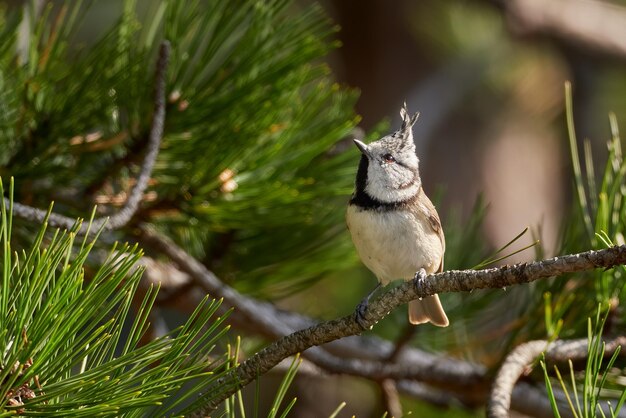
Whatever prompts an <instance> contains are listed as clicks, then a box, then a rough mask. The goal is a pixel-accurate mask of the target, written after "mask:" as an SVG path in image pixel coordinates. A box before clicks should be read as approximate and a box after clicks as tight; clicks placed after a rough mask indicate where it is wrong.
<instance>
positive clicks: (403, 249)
mask: <svg viewBox="0 0 626 418" xmlns="http://www.w3.org/2000/svg"><path fill="white" fill-rule="evenodd" d="M400 116H401V117H402V125H401V127H400V129H399V130H397V131H395V132H393V133H392V134H389V135H386V136H384V137H382V138H380V139H379V140H377V141H374V142H371V143H370V144H365V143H363V142H362V141H359V140H358V139H354V140H353V141H354V143H355V145H356V146H357V148H358V149H359V150H360V151H361V160H360V162H359V166H358V170H357V174H356V180H355V187H354V193H353V194H352V196H351V198H350V201H349V203H348V208H347V211H346V223H347V225H348V229H349V231H350V235H351V237H352V242H353V243H354V246H355V247H356V251H357V253H358V255H359V258H360V259H361V261H362V262H363V264H365V266H366V267H367V268H368V269H369V270H370V271H372V273H374V275H375V276H376V278H377V279H378V285H377V286H376V287H375V288H374V289H373V290H372V291H371V292H370V293H369V294H368V295H367V296H366V297H365V298H364V299H363V300H362V301H361V302H360V303H359V305H358V306H357V309H356V320H357V322H358V323H359V324H360V325H363V324H364V322H363V321H364V315H365V312H366V311H367V307H368V304H369V300H370V298H371V296H372V295H373V294H374V293H375V292H376V290H377V289H378V288H379V287H380V286H381V285H382V286H386V285H387V284H389V283H390V282H392V281H394V280H399V279H403V280H406V281H408V280H414V281H415V283H416V284H417V282H418V281H419V280H420V279H421V280H424V279H425V278H426V276H427V274H433V273H438V272H441V271H443V259H444V252H445V247H446V244H445V237H444V233H443V228H442V225H441V220H440V219H439V214H438V213H437V210H436V209H435V206H434V205H433V204H432V202H431V201H430V199H429V198H428V196H426V194H425V192H424V189H423V187H422V180H421V178H420V173H419V158H418V157H417V154H416V151H415V142H414V140H413V125H414V124H415V122H416V121H417V118H418V117H419V112H418V113H415V114H414V115H412V116H411V115H409V112H408V110H407V106H406V102H405V103H404V105H403V106H402V109H401V110H400ZM408 311H409V322H410V323H411V324H423V323H427V322H430V323H431V324H433V325H436V326H440V327H446V326H448V325H449V320H448V317H447V316H446V313H445V311H444V309H443V307H442V305H441V302H440V300H439V297H438V296H437V295H436V294H435V295H432V296H427V297H425V298H421V299H417V300H413V301H410V302H409V309H408Z"/></svg>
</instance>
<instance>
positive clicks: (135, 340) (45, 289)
mask: <svg viewBox="0 0 626 418" xmlns="http://www.w3.org/2000/svg"><path fill="white" fill-rule="evenodd" d="M0 192H3V190H2V184H1V182H0ZM10 194H11V195H12V194H13V188H11V190H10ZM1 217H2V225H1V231H0V232H1V235H2V247H3V255H2V286H1V287H0V330H1V331H0V347H3V353H2V356H1V357H0V382H1V383H0V411H3V412H0V416H11V415H15V414H19V415H23V416H59V415H62V416H66V417H73V416H97V415H108V416H112V415H115V416H125V417H132V416H146V415H151V416H164V415H169V414H172V413H174V412H175V411H176V409H179V408H178V407H179V405H180V404H181V403H185V402H188V399H189V398H191V397H193V396H195V394H196V393H197V391H199V390H202V389H204V388H205V387H206V386H207V385H209V384H211V382H214V381H215V379H217V378H219V376H220V374H219V373H216V374H211V373H210V372H208V370H209V369H210V368H214V366H213V365H212V362H211V361H210V360H207V358H208V357H207V356H209V355H210V353H211V351H212V347H213V346H214V345H215V343H216V341H217V340H218V339H219V338H220V337H221V336H222V335H223V334H224V332H225V331H226V329H225V328H224V327H223V326H222V323H223V321H224V319H225V317H217V318H216V317H215V312H216V311H217V309H218V307H219V302H217V301H214V300H213V301H212V300H209V299H208V298H205V299H204V300H203V301H202V303H201V304H200V305H199V306H198V308H197V309H196V310H195V312H194V313H193V315H192V316H191V317H190V318H189V320H188V321H187V323H186V324H185V325H184V326H183V327H181V328H180V329H177V330H175V331H173V332H171V333H170V334H168V335H166V336H163V337H160V338H156V339H154V340H152V341H150V342H148V343H145V344H142V343H141V339H142V337H144V336H145V334H146V332H147V330H148V328H149V324H148V317H149V314H150V310H151V308H152V305H153V303H154V300H155V297H156V293H157V289H156V288H154V287H151V288H150V289H148V291H147V293H146V295H145V297H144V298H143V301H140V302H141V303H140V305H139V307H138V309H137V310H136V312H135V315H134V319H131V316H132V315H131V314H130V309H131V304H132V303H133V298H134V297H135V295H136V292H137V286H138V284H139V280H140V277H141V273H142V270H141V269H137V268H134V267H133V266H134V265H135V263H136V262H137V260H138V259H139V257H140V256H141V251H140V250H138V249H137V247H136V246H129V245H128V244H124V245H117V244H116V245H114V246H113V248H112V249H111V250H110V252H109V254H108V256H107V257H106V259H105V260H104V261H103V262H102V264H101V266H100V267H99V268H98V269H97V271H95V272H93V275H90V276H91V277H89V279H86V278H85V275H86V273H85V268H84V264H85V262H86V260H87V258H88V257H90V253H91V251H92V249H93V247H94V244H95V238H94V239H93V240H88V239H87V238H82V239H78V238H77V236H76V233H75V232H76V230H77V229H78V228H79V226H80V222H77V224H76V226H75V227H74V228H73V229H72V230H70V231H58V230H57V231H53V232H51V233H48V232H47V231H46V226H45V225H44V226H43V227H41V229H40V231H39V233H38V234H37V235H36V237H35V238H34V240H33V242H32V245H31V246H30V248H28V249H25V250H23V251H20V252H14V251H13V250H12V247H11V233H12V225H13V223H12V218H11V208H10V207H9V208H7V207H5V205H4V201H3V204H2V212H1ZM219 357H220V356H219V355H218V358H219ZM185 382H189V383H193V384H194V385H195V387H194V388H193V389H192V390H189V388H186V389H185V390H181V385H182V384H183V383H185Z"/></svg>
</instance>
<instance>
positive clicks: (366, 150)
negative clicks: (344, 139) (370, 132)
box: [353, 139, 370, 157]
mask: <svg viewBox="0 0 626 418" xmlns="http://www.w3.org/2000/svg"><path fill="white" fill-rule="evenodd" d="M353 141H354V145H356V146H357V148H358V149H359V150H360V151H361V153H362V154H363V155H365V156H366V157H369V156H370V149H369V147H368V146H367V145H366V144H365V143H363V142H361V141H359V140H358V139H353Z"/></svg>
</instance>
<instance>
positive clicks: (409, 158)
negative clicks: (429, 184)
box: [354, 103, 421, 203]
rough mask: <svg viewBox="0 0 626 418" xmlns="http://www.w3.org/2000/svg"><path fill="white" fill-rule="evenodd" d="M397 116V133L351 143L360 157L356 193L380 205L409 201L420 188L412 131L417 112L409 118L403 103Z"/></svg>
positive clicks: (417, 161)
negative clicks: (400, 123)
mask: <svg viewBox="0 0 626 418" xmlns="http://www.w3.org/2000/svg"><path fill="white" fill-rule="evenodd" d="M400 116H402V126H401V127H400V129H399V130H397V131H396V132H394V133H392V134H390V135H387V136H384V137H382V138H381V139H379V140H378V141H374V142H372V143H370V144H365V143H363V142H361V141H359V140H357V139H355V140H354V143H355V144H356V146H357V147H358V148H359V150H360V151H361V154H362V156H361V162H360V164H359V170H358V172H357V179H356V189H357V190H356V192H357V193H359V192H364V193H366V194H367V195H368V196H369V197H371V198H372V199H374V200H376V201H379V202H382V203H396V202H401V201H405V200H407V199H410V198H411V197H413V196H415V194H416V193H417V192H418V191H419V189H420V187H421V180H420V176H419V170H418V165H419V160H418V158H417V155H416V154H415V143H414V142H413V131H412V127H413V125H414V124H415V122H416V121H417V118H418V116H419V113H415V114H414V115H413V116H410V115H409V113H408V112H407V109H406V103H405V104H404V106H403V107H402V109H401V110H400Z"/></svg>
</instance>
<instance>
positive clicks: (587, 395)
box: [541, 307, 626, 418]
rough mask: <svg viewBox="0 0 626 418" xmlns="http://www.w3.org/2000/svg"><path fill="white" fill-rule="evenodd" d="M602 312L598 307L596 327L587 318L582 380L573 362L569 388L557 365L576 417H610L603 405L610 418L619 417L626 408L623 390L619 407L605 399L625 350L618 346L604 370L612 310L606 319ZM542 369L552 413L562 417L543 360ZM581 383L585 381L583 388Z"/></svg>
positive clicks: (625, 394)
mask: <svg viewBox="0 0 626 418" xmlns="http://www.w3.org/2000/svg"><path fill="white" fill-rule="evenodd" d="M600 311H601V309H600V307H598V311H597V314H596V318H595V323H594V324H592V322H591V318H588V319H587V338H588V343H587V362H586V367H585V371H584V374H583V376H582V379H577V377H576V373H575V371H574V366H573V364H572V361H571V360H569V368H570V382H569V384H570V385H571V386H570V387H569V388H568V385H567V384H566V383H565V380H564V379H563V376H562V375H561V373H560V371H559V369H558V368H557V367H556V366H554V371H555V373H556V377H557V381H558V382H559V384H560V386H561V388H562V389H563V393H564V395H565V398H566V400H567V404H568V406H569V408H570V409H571V412H572V415H573V416H574V418H583V417H584V418H590V417H596V416H600V415H601V416H602V417H606V415H605V412H604V410H603V409H602V403H603V402H604V403H606V404H607V406H608V410H609V414H610V417H612V418H615V417H617V416H618V415H619V412H620V410H621V408H622V406H623V405H624V401H626V389H621V394H620V395H619V399H618V401H617V405H616V406H615V407H613V406H612V405H611V404H610V403H609V402H606V401H602V400H601V394H602V391H603V390H604V389H605V386H606V384H607V377H608V375H609V372H610V370H611V368H612V367H613V365H614V364H615V361H616V360H617V357H618V355H619V352H620V348H621V347H620V346H618V347H617V349H616V350H615V352H614V353H613V355H612V356H611V358H610V359H609V361H608V362H607V364H606V366H605V367H604V368H603V367H602V363H603V359H604V356H605V343H604V342H603V341H602V330H603V328H604V324H605V323H606V318H607V316H608V311H607V312H606V313H605V314H604V315H603V316H602V318H600ZM541 367H542V369H543V374H544V379H545V382H546V389H547V391H548V397H549V399H550V404H551V405H552V411H553V412H554V416H555V417H560V416H561V415H560V412H559V409H558V402H557V400H556V397H555V394H554V390H553V388H552V381H551V379H550V376H549V374H548V370H547V367H546V364H545V360H542V361H541ZM579 380H582V385H581V384H580V382H579ZM570 391H571V392H570ZM572 399H573V400H572Z"/></svg>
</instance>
